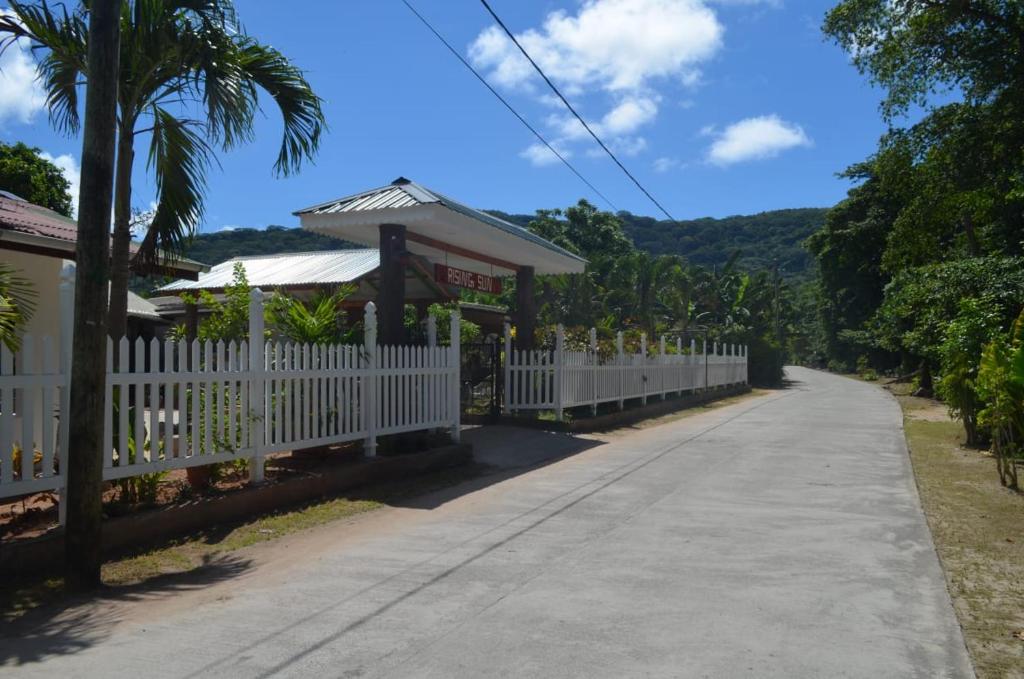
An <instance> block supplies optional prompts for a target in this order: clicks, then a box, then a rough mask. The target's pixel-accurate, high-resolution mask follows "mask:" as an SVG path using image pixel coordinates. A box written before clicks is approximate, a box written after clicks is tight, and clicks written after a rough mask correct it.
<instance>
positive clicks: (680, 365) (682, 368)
mask: <svg viewBox="0 0 1024 679" xmlns="http://www.w3.org/2000/svg"><path fill="white" fill-rule="evenodd" d="M676 365H677V368H676V380H677V381H676V384H677V385H678V386H679V388H678V389H677V390H676V395H677V396H680V395H682V393H683V375H685V374H686V357H685V356H683V338H682V337H680V336H676Z"/></svg>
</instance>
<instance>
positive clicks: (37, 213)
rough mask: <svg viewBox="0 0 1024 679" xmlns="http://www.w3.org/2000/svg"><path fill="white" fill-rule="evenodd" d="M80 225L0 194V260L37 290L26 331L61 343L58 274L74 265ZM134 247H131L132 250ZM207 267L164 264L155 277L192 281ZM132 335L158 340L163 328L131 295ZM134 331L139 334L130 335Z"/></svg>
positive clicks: (154, 314) (152, 310) (151, 311)
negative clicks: (34, 309) (159, 275)
mask: <svg viewBox="0 0 1024 679" xmlns="http://www.w3.org/2000/svg"><path fill="white" fill-rule="evenodd" d="M77 238H78V224H77V223H76V222H75V220H73V219H70V218H69V217H65V216H64V215H61V214H59V213H57V212H54V211H53V210H49V209H47V208H45V207H42V206H41V205H35V204H34V203H30V202H28V201H26V200H23V199H21V198H19V197H17V196H15V195H13V194H11V193H8V192H6V191H0V261H3V262H5V263H6V264H8V265H10V266H11V267H12V268H14V269H15V270H16V271H17V272H18V275H20V276H21V277H22V278H24V279H25V280H27V281H28V282H29V283H30V284H31V285H32V287H33V289H34V290H35V291H36V295H37V300H38V303H37V304H36V311H35V313H34V314H33V316H32V318H31V319H30V320H29V322H28V325H27V327H26V329H25V332H26V333H30V334H32V335H33V336H36V337H42V336H50V337H52V338H53V339H54V341H59V339H60V336H61V332H62V328H61V327H60V325H61V323H60V304H59V303H58V299H59V292H60V282H61V271H62V270H63V268H64V267H65V266H73V263H74V259H75V247H76V242H77ZM137 247H138V246H137V244H132V249H133V251H134V250H135V249H137ZM208 268H209V267H207V266H205V265H204V264H200V263H198V262H193V261H192V260H188V259H181V260H177V261H174V262H173V263H168V264H166V265H165V266H162V267H160V268H159V271H158V272H159V273H163V274H166V275H173V276H178V277H181V278H191V279H195V278H196V277H198V275H199V273H200V272H202V271H205V270H207V269H208ZM128 313H129V317H130V320H129V334H130V337H133V336H139V334H138V333H141V336H143V337H151V336H157V333H158V330H159V327H160V326H162V325H164V321H163V320H162V319H161V318H160V316H159V314H158V313H157V312H156V309H155V308H154V307H153V306H152V305H151V304H148V303H147V302H145V300H143V299H142V298H141V297H138V296H137V295H129V300H128ZM132 332H135V333H137V334H136V335H131V333H132Z"/></svg>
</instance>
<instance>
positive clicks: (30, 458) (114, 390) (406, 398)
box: [0, 289, 460, 507]
mask: <svg viewBox="0 0 1024 679" xmlns="http://www.w3.org/2000/svg"><path fill="white" fill-rule="evenodd" d="M62 297H63V298H65V300H70V298H71V296H70V295H68V294H67V293H66V289H65V290H62ZM62 306H63V305H62ZM67 307H68V308H70V302H69V301H68V302H67ZM62 315H64V314H62ZM67 315H68V316H70V310H69V311H68V313H67ZM249 319H250V321H249V337H250V338H258V339H257V340H256V341H254V342H252V343H248V342H241V343H238V344H236V343H234V342H228V343H223V342H217V343H212V342H199V341H198V340H197V341H193V342H191V343H187V342H185V341H181V342H171V341H165V342H158V341H157V340H153V341H151V342H148V343H147V342H145V341H144V340H142V339H137V340H135V341H134V342H129V341H128V340H127V339H122V340H121V341H120V342H117V343H114V342H112V341H111V342H109V343H108V349H107V356H106V364H107V386H106V416H105V418H104V425H105V429H104V445H103V451H104V460H103V463H104V472H103V477H104V479H106V480H113V479H119V478H124V477H129V476H137V475H140V474H147V473H152V472H159V471H164V470H169V469H180V468H185V467H191V466H196V465H205V464H212V463H215V462H222V461H226V460H238V459H247V460H250V461H252V464H250V470H251V476H252V478H253V480H255V481H259V480H262V475H263V458H264V457H265V456H266V455H267V454H270V453H275V452H281V451H288V450H293V449H296V448H308V447H314V446H320V445H327V444H335V443H342V442H346V441H358V440H362V441H364V442H365V443H364V448H365V451H366V454H367V455H369V456H373V455H374V454H375V453H376V440H377V437H378V436H381V435H386V434H396V433H402V432H408V431H415V430H423V429H447V430H448V431H450V432H451V435H452V437H453V438H454V439H456V440H458V438H459V368H460V356H459V352H460V347H459V318H458V316H457V315H456V314H452V317H451V324H452V325H451V337H452V340H451V342H450V345H449V346H436V344H437V343H436V336H437V333H436V326H435V325H434V324H433V319H430V323H429V328H428V336H429V337H430V342H429V343H430V344H431V346H378V345H377V319H376V309H375V307H374V305H373V303H372V302H370V303H369V304H367V305H366V311H365V322H364V324H365V337H364V343H363V344H362V345H308V344H303V345H298V344H289V343H284V344H282V343H278V342H268V341H263V340H262V338H263V337H264V325H263V293H262V292H261V291H260V290H253V291H252V295H251V299H250V307H249ZM66 322H67V323H68V324H69V325H66V326H65V327H70V319H66ZM65 334H66V335H70V333H65ZM54 344H55V343H54V342H53V340H52V339H50V338H48V337H44V338H42V339H41V340H39V339H36V338H33V337H31V336H26V337H24V338H23V341H22V349H21V351H20V352H19V354H18V355H17V356H15V355H13V354H12V353H11V352H10V351H9V350H8V349H7V348H6V347H3V348H0V498H3V497H13V496H19V495H24V494H27V493H33V492H39V491H44V490H48V491H61V490H62V488H63V484H64V479H63V475H62V470H64V469H66V468H67V462H66V461H67V455H69V454H71V455H73V454H75V449H74V446H73V445H71V446H68V445H67V442H68V429H67V425H68V422H67V418H66V417H62V416H61V414H62V413H66V412H68V398H69V381H68V380H69V378H68V376H69V375H70V352H71V345H70V340H69V339H66V340H65V341H64V342H63V345H62V346H61V348H60V351H59V352H58V350H57V348H56V347H55V346H54ZM58 353H59V354H60V360H58ZM115 354H116V358H117V359H118V360H117V361H114V358H115ZM130 368H131V370H129V369H130ZM26 450H27V451H32V453H31V454H24V453H23V452H22V451H26ZM63 506H64V503H63V502H62V503H61V507H63Z"/></svg>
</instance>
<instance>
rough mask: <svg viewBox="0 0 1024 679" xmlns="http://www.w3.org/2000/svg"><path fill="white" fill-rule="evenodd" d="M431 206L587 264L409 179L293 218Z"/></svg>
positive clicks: (509, 223)
mask: <svg viewBox="0 0 1024 679" xmlns="http://www.w3.org/2000/svg"><path fill="white" fill-rule="evenodd" d="M431 203H433V204H438V205H442V206H444V207H446V208H448V209H449V210H452V211H453V212H457V213H459V214H461V215H464V216H466V217H470V218H471V219H475V220H477V221H480V222H483V223H484V224H487V225H488V226H491V227H494V228H496V229H499V230H501V231H504V232H505V233H508V234H511V235H513V236H517V237H519V238H522V239H523V240H527V241H530V242H531V243H534V244H536V245H540V246H541V247H544V248H547V249H548V250H551V251H552V252H556V253H558V254H559V255H562V256H564V257H569V258H571V259H574V260H576V261H579V262H586V260H585V259H584V258H583V257H580V256H579V255H577V254H574V253H572V252H569V251H568V250H566V249H564V248H561V247H559V246H557V245H555V244H554V243H552V242H551V241H548V240H545V239H544V238H541V237H540V236H538V235H537V234H535V233H533V232H531V231H529V230H528V229H524V228H523V227H521V226H518V225H516V224H512V223H511V222H506V221H505V220H504V219H499V218H497V217H495V216H493V215H490V214H488V213H486V212H484V211H483V210H477V209H476V208H472V207H469V206H468V205H465V204H463V203H460V202H459V201H457V200H453V199H452V198H449V197H447V196H444V195H442V194H440V193H437V192H436V191H432V190H430V189H428V188H426V187H424V186H421V185H420V184H417V183H416V182H414V181H412V180H410V179H406V178H405V177H399V178H398V179H396V180H395V181H393V182H392V183H391V184H389V185H387V186H382V187H380V188H376V189H371V190H369V191H364V192H362V193H357V194H355V195H353V196H347V197H345V198H338V199H337V200H332V201H328V202H326V203H320V204H319V205H313V206H311V207H307V208H303V209H302V210H297V211H296V212H295V213H294V214H296V215H299V216H301V215H306V214H309V215H328V214H337V213H341V212H365V211H369V210H383V209H400V208H406V207H414V206H417V205H427V204H431Z"/></svg>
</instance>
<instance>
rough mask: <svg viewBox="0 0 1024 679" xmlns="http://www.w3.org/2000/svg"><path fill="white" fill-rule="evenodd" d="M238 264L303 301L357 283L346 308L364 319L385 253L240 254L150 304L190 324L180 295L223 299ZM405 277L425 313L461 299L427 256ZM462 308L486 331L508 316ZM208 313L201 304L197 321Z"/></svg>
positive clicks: (172, 286) (162, 291)
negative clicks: (433, 272) (432, 269)
mask: <svg viewBox="0 0 1024 679" xmlns="http://www.w3.org/2000/svg"><path fill="white" fill-rule="evenodd" d="M237 264H241V265H242V267H243V268H244V269H245V275H246V279H247V280H248V282H249V285H250V286H252V287H256V288H260V289H261V290H263V291H264V292H271V291H276V290H280V291H282V292H286V293H288V294H289V295H291V296H293V297H296V298H298V299H310V298H311V297H313V296H314V295H315V294H317V293H318V292H320V291H325V292H330V291H333V290H335V289H336V288H337V287H338V286H340V285H344V284H350V285H353V286H355V292H354V293H352V294H351V295H350V296H349V297H347V298H346V299H345V301H344V302H343V303H342V307H343V308H344V309H345V310H346V311H348V312H350V313H351V314H353V316H352V317H354V318H358V317H359V316H358V314H361V313H362V310H363V308H364V307H365V306H366V303H367V302H369V301H371V300H375V299H376V297H377V292H378V290H379V289H380V253H379V252H378V251H377V250H374V249H369V248H364V249H350V250H329V251H320V252H294V253H283V254H279V255H255V256H248V257H235V258H233V259H230V260H228V261H225V262H221V263H220V264H217V265H215V266H213V267H211V269H210V270H209V271H208V272H204V273H200V274H199V276H198V277H197V279H196V280H178V281H174V282H173V283H169V284H167V285H164V286H163V287H161V288H159V289H158V290H157V293H158V296H156V297H153V298H151V299H150V302H152V304H153V305H154V307H155V310H156V311H157V312H158V313H159V314H160V315H162V316H163V317H164V318H167V319H169V320H170V321H171V322H173V323H175V324H178V323H186V324H187V323H188V322H189V314H190V313H192V312H191V310H190V309H189V306H188V305H186V304H185V302H184V301H183V300H182V299H181V297H180V295H181V294H182V293H196V292H199V291H200V290H205V291H207V292H210V293H211V294H213V296H214V298H220V297H221V296H222V294H223V292H224V289H225V287H227V286H228V285H230V284H231V281H232V279H233V277H234V270H235V265H237ZM405 278H406V280H405V291H406V292H405V302H406V303H407V304H412V305H414V306H416V307H417V308H418V309H419V310H420V313H421V315H423V314H424V313H425V311H426V308H427V307H428V306H429V305H430V304H433V303H435V302H441V303H444V302H452V301H455V300H457V299H458V289H457V288H453V287H450V286H448V285H446V284H443V283H439V282H438V281H436V280H435V279H434V277H433V276H432V275H431V274H430V270H429V262H427V261H426V260H425V258H419V257H416V258H412V260H411V262H410V265H409V266H408V267H406V270H405ZM460 306H462V307H463V315H464V317H466V318H467V319H468V320H472V321H473V322H475V323H478V324H479V325H481V326H482V327H483V328H484V332H485V333H488V332H490V333H498V332H500V331H501V330H500V329H501V325H502V323H503V321H504V319H505V314H506V311H505V310H504V309H503V308H502V307H497V306H491V305H484V304H469V303H465V304H462V303H460ZM207 312H208V310H207V309H204V308H202V307H197V308H196V310H195V313H196V316H197V320H198V318H201V317H202V316H203V315H204V314H205V313H207Z"/></svg>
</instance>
